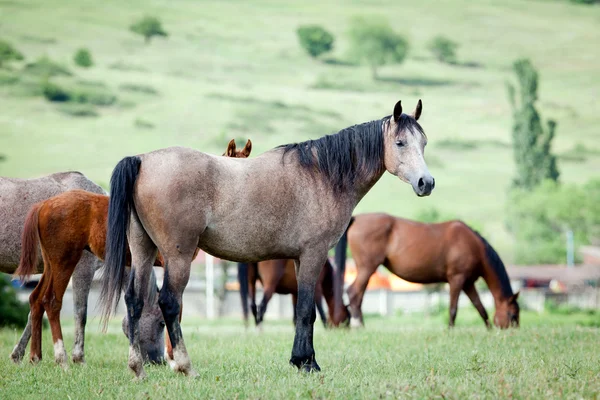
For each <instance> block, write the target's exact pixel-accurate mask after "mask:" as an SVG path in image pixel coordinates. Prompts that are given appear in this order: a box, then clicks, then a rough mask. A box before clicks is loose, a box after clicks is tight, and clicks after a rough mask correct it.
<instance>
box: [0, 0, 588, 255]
mask: <svg viewBox="0 0 600 400" xmlns="http://www.w3.org/2000/svg"><path fill="white" fill-rule="evenodd" d="M307 3H308V2H304V1H294V2H291V1H290V2H285V4H284V3H281V4H280V3H279V2H275V1H253V2H246V1H228V2H220V1H214V2H209V1H139V0H136V1H128V2H122V1H111V0H109V1H103V2H92V1H73V2H68V3H65V2H62V1H57V0H47V1H38V0H36V1H9V0H6V1H0V24H1V27H2V29H1V31H0V32H1V37H2V38H3V39H5V40H8V41H10V42H12V43H13V44H14V45H15V46H16V47H17V48H18V49H20V50H21V51H22V52H23V53H24V55H25V56H26V58H27V60H26V62H32V61H34V60H35V59H37V58H38V57H40V56H43V55H47V56H49V57H50V58H51V59H53V60H55V61H59V62H61V63H63V64H64V65H66V66H67V67H68V68H69V69H70V71H71V72H72V73H73V74H74V75H73V76H69V77H59V78H56V79H55V81H56V82H58V83H62V84H65V85H75V86H77V87H79V88H87V89H86V90H88V89H89V88H92V89H90V90H101V91H104V92H108V93H110V94H111V95H115V96H116V98H117V100H116V102H115V103H114V104H112V105H110V106H105V107H95V112H97V113H98V115H97V116H95V117H91V116H88V117H75V116H73V115H72V113H73V112H72V110H69V109H65V108H64V106H61V105H57V104H53V103H49V102H47V101H46V100H44V99H43V98H42V97H41V96H39V95H37V96H34V95H33V94H35V93H34V92H35V90H33V91H32V90H31V85H34V86H35V85H37V84H38V81H39V80H40V79H41V78H39V77H37V78H36V77H31V76H29V77H27V76H21V74H20V73H19V72H18V70H19V69H20V68H21V67H22V65H23V64H24V63H21V64H12V68H13V69H14V70H15V71H13V72H11V71H6V70H4V71H0V73H2V74H3V76H9V75H10V76H19V77H20V78H19V79H20V80H19V81H18V82H12V83H7V82H6V81H10V79H4V80H2V79H0V82H1V83H0V110H1V112H0V156H2V157H3V158H2V161H0V175H2V176H14V177H34V176H38V175H41V174H45V173H50V172H55V171H61V170H68V169H77V170H80V171H82V172H84V173H85V174H86V175H88V176H89V177H90V178H92V179H94V180H96V181H97V182H99V183H100V184H102V185H104V186H106V185H107V182H108V180H109V176H110V173H111V170H112V168H113V166H114V165H115V164H116V162H117V161H118V160H119V159H120V158H122V157H123V156H125V155H130V154H135V153H141V152H145V151H149V150H152V149H156V148H160V147H165V146H170V145H183V146H190V147H194V148H197V149H199V150H202V151H207V152H214V153H221V152H222V151H223V149H224V148H225V146H226V144H227V141H228V140H229V139H230V138H231V137H236V138H240V139H245V138H251V139H252V141H253V143H254V151H255V154H258V153H260V152H263V151H265V150H267V149H269V148H272V147H274V146H276V145H278V144H282V143H286V142H292V141H301V140H305V139H307V138H311V137H319V136H322V135H324V134H327V133H332V132H335V131H338V130H339V129H341V128H344V127H346V126H348V125H352V124H354V123H359V122H363V121H367V120H372V119H376V118H380V117H383V116H384V115H387V114H389V113H391V111H392V107H393V105H394V103H395V101H397V100H398V99H402V100H403V104H404V105H405V107H406V108H412V107H413V106H414V104H416V101H417V100H418V99H419V98H422V99H423V102H424V111H423V116H422V125H423V127H424V128H425V131H426V132H427V134H428V137H429V140H430V145H429V146H428V148H427V154H426V157H427V159H428V161H429V163H430V169H431V171H432V174H433V175H434V176H435V178H436V190H435V192H434V194H433V195H432V196H431V197H430V198H427V199H418V198H417V197H416V196H415V195H414V194H413V193H412V190H411V188H410V187H409V186H408V185H406V184H404V183H401V182H399V181H398V180H397V179H396V178H393V177H391V176H386V177H385V178H384V179H383V180H382V181H381V182H380V183H378V185H376V187H375V189H374V190H373V191H372V192H371V193H370V194H369V195H368V196H367V197H366V198H365V199H364V201H363V202H362V203H361V204H360V205H359V207H358V210H357V211H359V212H365V211H386V212H390V213H393V214H396V215H399V216H405V217H414V216H416V215H417V213H418V212H419V211H420V210H423V209H428V208H431V207H436V208H438V209H440V210H441V211H442V212H443V213H444V214H451V215H456V216H458V217H461V218H465V219H467V220H468V221H471V222H474V223H477V225H478V226H479V227H482V228H483V231H484V232H485V234H486V235H487V236H488V238H489V239H490V241H491V242H492V243H494V244H495V246H496V247H497V248H498V249H499V250H500V252H501V254H502V255H503V256H504V257H505V258H507V259H508V260H510V258H511V256H512V250H511V248H512V243H511V239H510V236H509V235H508V234H507V233H506V231H505V230H504V227H503V220H504V217H503V214H504V210H505V207H506V205H505V199H506V189H507V187H508V185H509V183H510V180H511V176H512V173H513V169H514V168H513V161H512V150H511V148H510V127H511V111H510V107H509V104H508V101H507V96H506V89H505V82H506V81H507V80H509V79H513V77H512V73H511V70H510V66H511V64H512V62H513V61H514V60H515V59H516V58H519V57H523V56H526V57H530V58H531V59H532V61H533V62H534V64H535V66H536V67H537V68H538V69H539V70H540V79H541V81H540V102H539V107H540V111H541V113H542V115H543V117H544V118H548V117H552V118H554V119H556V120H557V121H558V133H557V135H558V137H557V139H556V141H555V144H554V150H555V151H556V152H557V153H559V154H561V153H567V152H572V150H573V148H574V146H576V145H577V144H581V145H584V146H587V147H589V148H591V149H600V140H599V139H600V132H599V131H598V128H597V127H598V126H599V123H600V115H599V114H598V112H597V111H598V105H599V103H598V89H599V88H600V84H599V82H600V52H598V49H597V44H598V43H600V30H599V29H598V21H599V18H600V7H587V6H577V5H573V4H570V3H569V2H566V1H526V0H507V1H503V2H498V1H491V0H490V1H485V0H482V1H479V2H477V3H476V4H474V3H473V2H471V1H467V0H452V1H444V2H440V1H435V0H424V1H419V2H415V1H411V2H398V1H393V2H392V1H353V2H351V3H350V4H348V2H339V1H321V2H319V3H318V4H307ZM146 14H148V15H156V16H159V17H160V18H161V19H162V21H163V26H164V28H165V29H166V30H167V32H168V33H169V37H168V38H167V39H162V38H158V39H155V40H153V41H152V42H151V43H150V44H149V45H145V44H144V41H143V38H141V37H139V36H136V35H134V34H133V33H131V32H130V31H129V30H128V27H129V25H130V24H131V23H132V22H133V21H134V20H135V19H136V18H139V17H140V16H143V15H146ZM367 14H369V15H370V14H374V15H379V16H380V17H381V18H385V19H388V20H389V21H390V22H391V23H392V24H393V25H394V27H395V29H396V30H398V31H399V32H402V33H403V34H405V35H406V36H407V37H408V38H409V40H410V44H411V50H410V55H409V59H408V60H407V61H406V62H405V63H404V64H402V65H396V66H387V67H385V68H382V69H381V71H380V75H381V76H382V79H381V80H379V81H376V82H375V81H373V80H372V79H371V74H370V71H369V70H368V68H366V67H363V66H354V65H348V63H346V62H345V61H344V60H345V59H346V50H347V39H346V30H347V27H348V20H349V18H350V17H352V16H354V15H367ZM304 23H318V24H322V25H323V26H325V27H326V28H327V29H329V30H331V31H332V32H333V33H334V34H335V35H336V43H335V51H334V52H333V54H332V55H331V56H330V57H328V60H329V61H328V62H319V61H315V60H312V59H310V58H309V57H308V56H307V55H306V54H305V53H304V52H303V51H302V49H301V48H300V47H299V45H298V43H297V38H296V34H295V29H296V27H297V26H298V25H300V24H304ZM437 34H443V35H446V36H449V37H451V38H453V39H454V40H456V41H457V42H458V43H460V45H461V47H460V48H459V53H458V60H459V64H458V65H444V64H441V63H439V62H437V61H436V60H434V59H433V57H432V56H431V55H430V54H429V52H428V51H427V50H426V43H427V41H428V40H430V39H431V38H432V37H433V36H435V35H437ZM80 47H87V48H89V49H90V50H91V52H92V55H93V57H94V60H95V63H96V64H95V66H94V67H93V68H91V69H89V70H83V69H81V68H78V67H76V66H75V65H74V63H73V61H72V56H73V53H74V52H75V50H76V49H78V48H80ZM326 58H327V57H326ZM0 78H2V76H0ZM559 168H560V170H561V173H562V176H561V179H562V180H563V181H566V182H581V181H585V180H587V179H588V178H590V177H591V176H593V175H594V174H597V171H600V156H598V155H597V152H593V151H592V152H590V154H588V155H587V156H586V157H585V159H584V160H579V161H578V162H573V161H568V160H566V159H561V160H560V161H559Z"/></svg>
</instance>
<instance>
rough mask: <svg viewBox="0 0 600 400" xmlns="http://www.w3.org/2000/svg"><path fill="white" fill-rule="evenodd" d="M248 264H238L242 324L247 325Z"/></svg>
mask: <svg viewBox="0 0 600 400" xmlns="http://www.w3.org/2000/svg"><path fill="white" fill-rule="evenodd" d="M248 268H250V264H248V263H238V282H239V284H240V297H241V299H242V312H243V314H244V323H245V324H246V325H248Z"/></svg>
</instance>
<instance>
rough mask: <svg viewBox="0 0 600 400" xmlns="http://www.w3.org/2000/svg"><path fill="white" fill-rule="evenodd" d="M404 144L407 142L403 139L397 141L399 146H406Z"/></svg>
mask: <svg viewBox="0 0 600 400" xmlns="http://www.w3.org/2000/svg"><path fill="white" fill-rule="evenodd" d="M404 145H405V143H404V142H403V141H401V140H398V141H397V142H396V146H398V147H404Z"/></svg>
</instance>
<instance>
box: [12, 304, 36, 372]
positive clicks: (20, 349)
mask: <svg viewBox="0 0 600 400" xmlns="http://www.w3.org/2000/svg"><path fill="white" fill-rule="evenodd" d="M29 339H31V312H30V313H29V315H28V316H27V325H26V326H25V329H23V333H22V334H21V338H20V339H19V342H18V343H17V345H16V346H15V348H14V349H13V351H12V353H10V359H11V360H12V362H14V363H16V364H18V363H20V362H21V361H22V360H23V357H24V356H25V349H26V348H27V343H29Z"/></svg>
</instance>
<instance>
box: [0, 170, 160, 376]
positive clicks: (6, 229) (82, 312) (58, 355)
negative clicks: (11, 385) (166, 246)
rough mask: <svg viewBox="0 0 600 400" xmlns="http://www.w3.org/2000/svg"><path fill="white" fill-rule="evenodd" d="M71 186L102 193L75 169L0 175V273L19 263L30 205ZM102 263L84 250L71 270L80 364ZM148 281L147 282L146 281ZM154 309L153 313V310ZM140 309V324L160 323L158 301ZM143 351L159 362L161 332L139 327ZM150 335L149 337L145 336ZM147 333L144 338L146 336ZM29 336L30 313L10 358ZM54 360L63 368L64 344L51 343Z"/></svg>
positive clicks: (20, 356)
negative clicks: (24, 176)
mask: <svg viewBox="0 0 600 400" xmlns="http://www.w3.org/2000/svg"><path fill="white" fill-rule="evenodd" d="M71 189H83V190H87V191H89V192H92V193H99V194H106V192H105V191H104V190H103V189H102V188H101V187H100V186H98V185H96V184H95V183H94V182H92V181H90V180H89V179H87V178H86V177H85V176H84V175H83V174H81V173H79V172H62V173H56V174H52V175H48V176H45V177H42V178H38V179H12V178H4V177H0V221H2V223H1V224H0V272H4V273H7V274H12V273H14V272H15V270H16V269H17V267H18V265H19V258H20V256H21V232H22V231H23V224H24V222H25V217H26V215H27V212H28V211H29V209H30V208H31V206H32V205H33V204H35V203H37V202H39V201H43V200H46V199H48V198H50V197H52V196H55V195H57V194H59V193H63V192H66V191H68V190H71ZM38 259H39V260H40V263H39V266H38V271H37V272H38V273H41V272H42V271H43V262H42V261H41V260H42V257H41V256H40V257H38ZM102 265H103V264H102V263H101V262H100V260H98V259H97V258H96V257H95V256H94V255H92V254H91V253H89V252H87V251H86V252H84V253H83V256H82V257H81V260H80V261H79V263H78V264H77V268H75V271H74V273H73V289H74V290H73V297H74V302H75V344H74V346H73V353H72V357H73V362H75V363H83V362H84V361H85V359H84V334H85V324H86V318H87V307H88V295H89V292H90V287H91V283H92V279H93V277H94V272H95V271H96V270H97V269H98V268H100V267H101V266H102ZM150 283H151V282H150ZM152 308H153V309H154V312H153V309H152ZM147 309H148V310H147V311H145V312H144V315H145V320H146V321H145V322H144V324H143V326H145V325H148V326H151V325H152V326H156V324H160V323H162V321H163V319H162V315H161V313H160V312H156V310H157V309H158V304H155V305H154V307H147ZM141 334H142V336H144V339H143V340H142V342H143V343H144V344H147V345H146V346H144V349H143V353H144V355H145V358H146V359H148V356H147V355H148V354H158V356H157V357H155V359H150V360H149V361H153V362H162V357H163V352H164V340H163V338H162V334H161V335H159V336H157V332H156V329H142V333H141ZM149 335H151V336H149ZM146 336H148V337H146ZM30 338H31V315H30V316H29V319H28V322H27V326H26V327H25V330H24V331H23V334H22V335H21V338H20V339H19V342H18V344H17V345H16V346H15V348H14V350H13V352H12V353H11V355H10V358H11V360H13V361H14V362H20V361H21V360H22V359H23V356H24V355H25V348H26V347H27V343H28V342H29V339H30ZM54 351H55V359H56V360H57V362H60V363H61V365H62V366H63V367H64V366H66V364H65V363H64V360H63V359H64V356H63V355H64V352H65V350H64V344H62V343H60V344H59V345H58V347H57V346H55V349H54Z"/></svg>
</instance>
